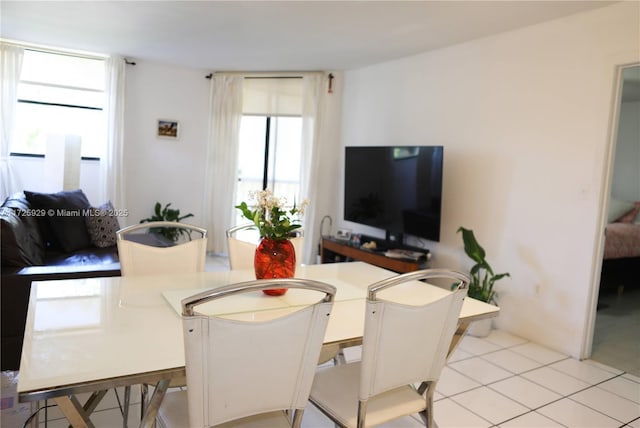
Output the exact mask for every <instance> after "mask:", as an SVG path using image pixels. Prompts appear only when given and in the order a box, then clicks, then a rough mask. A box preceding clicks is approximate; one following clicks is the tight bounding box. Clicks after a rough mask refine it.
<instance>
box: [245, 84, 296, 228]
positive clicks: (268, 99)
mask: <svg viewBox="0 0 640 428" xmlns="http://www.w3.org/2000/svg"><path fill="white" fill-rule="evenodd" d="M243 92H244V94H243V98H244V100H243V112H244V115H243V117H242V121H241V123H240V135H239V156H238V187H237V192H236V202H237V204H239V203H240V202H242V201H246V199H247V195H248V193H249V191H251V190H261V189H265V188H269V189H271V190H272V191H273V192H274V194H275V195H276V196H278V197H285V198H286V199H287V202H288V205H290V206H293V203H294V202H297V197H298V195H299V190H300V173H301V171H300V165H301V154H302V107H301V106H302V101H301V100H302V79H301V78H280V79H274V78H271V79H263V78H255V79H252V78H247V79H245V81H244V88H243ZM244 221H246V220H242V216H241V215H240V213H239V211H238V219H237V224H240V223H242V222H244Z"/></svg>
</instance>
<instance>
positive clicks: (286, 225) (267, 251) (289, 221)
mask: <svg viewBox="0 0 640 428" xmlns="http://www.w3.org/2000/svg"><path fill="white" fill-rule="evenodd" d="M249 198H250V199H251V200H252V201H253V205H252V206H249V205H248V204H247V203H246V202H241V203H240V205H237V206H236V208H237V209H239V210H240V211H241V212H242V215H243V216H244V218H246V219H247V220H249V221H251V222H252V223H253V225H254V226H255V228H256V229H258V232H259V234H260V243H259V244H258V246H257V247H256V251H255V257H254V269H255V275H256V278H257V279H261V278H291V277H293V276H294V274H295V268H296V254H295V249H294V247H293V244H292V243H291V241H290V238H291V234H292V233H293V232H295V230H296V229H299V228H300V227H301V226H302V225H301V224H300V220H299V216H301V215H303V214H304V209H305V207H306V206H307V204H308V201H307V200H305V201H303V202H302V204H301V205H300V206H299V207H298V206H296V204H295V202H294V204H293V208H291V209H290V210H287V209H286V208H285V206H286V205H287V203H286V199H285V198H278V197H276V196H274V194H273V192H272V191H271V190H269V189H265V190H261V191H252V192H249ZM263 291H264V293H265V294H268V295H272V296H279V295H282V294H284V293H285V292H286V289H285V288H278V289H273V290H263Z"/></svg>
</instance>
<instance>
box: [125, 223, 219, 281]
mask: <svg viewBox="0 0 640 428" xmlns="http://www.w3.org/2000/svg"><path fill="white" fill-rule="evenodd" d="M160 227H172V228H177V229H182V230H185V231H187V232H189V233H193V232H196V234H197V235H198V236H196V237H195V238H194V237H192V239H191V240H189V241H186V242H181V243H177V244H175V245H173V244H171V245H170V246H162V247H158V246H154V245H153V243H152V242H151V241H152V239H150V238H149V236H150V235H148V234H142V233H140V232H142V231H145V230H148V229H151V228H160ZM145 235H147V238H146V239H143V238H144V237H145ZM116 236H117V238H118V239H117V244H118V257H119V258H120V271H121V272H122V275H123V276H132V275H153V274H163V273H188V272H203V271H204V269H205V260H206V255H207V231H206V230H205V229H202V228H200V227H197V226H193V225H190V224H183V223H177V222H168V221H158V222H149V223H140V224H136V225H133V226H129V227H125V228H123V229H120V230H118V231H117V232H116ZM145 241H146V242H147V243H145ZM150 244H151V245H150Z"/></svg>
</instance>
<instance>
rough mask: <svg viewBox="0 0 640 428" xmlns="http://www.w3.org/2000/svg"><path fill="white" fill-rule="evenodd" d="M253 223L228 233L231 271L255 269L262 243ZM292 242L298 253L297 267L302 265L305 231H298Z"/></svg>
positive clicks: (233, 228) (240, 226) (229, 230)
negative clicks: (256, 256)
mask: <svg viewBox="0 0 640 428" xmlns="http://www.w3.org/2000/svg"><path fill="white" fill-rule="evenodd" d="M254 228H255V226H254V225H253V223H247V224H241V225H238V226H235V227H232V228H231V229H228V230H227V232H226V235H227V247H228V250H229V267H230V268H231V270H241V269H253V258H254V255H255V251H256V247H257V245H258V243H259V241H260V236H259V235H258V231H257V230H252V229H254ZM293 234H294V236H292V237H291V239H290V241H291V243H292V244H293V248H294V249H295V252H296V266H300V265H301V264H302V249H303V244H304V231H303V230H302V229H296V230H295V231H294V232H293Z"/></svg>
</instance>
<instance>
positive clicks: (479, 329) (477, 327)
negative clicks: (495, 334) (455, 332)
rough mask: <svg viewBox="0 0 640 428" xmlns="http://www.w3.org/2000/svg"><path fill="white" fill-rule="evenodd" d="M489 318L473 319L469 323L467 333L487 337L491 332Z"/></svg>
mask: <svg viewBox="0 0 640 428" xmlns="http://www.w3.org/2000/svg"><path fill="white" fill-rule="evenodd" d="M491 323H492V320H491V318H487V319H483V320H478V321H473V322H472V323H471V324H469V328H468V329H467V334H468V335H470V336H473V337H487V336H489V333H491V328H492V326H491Z"/></svg>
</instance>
